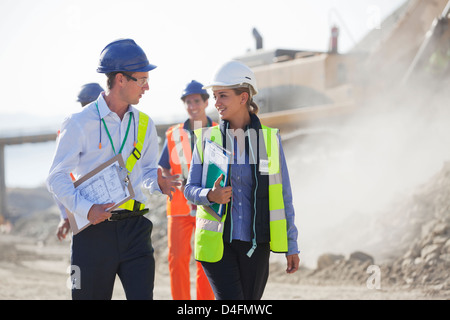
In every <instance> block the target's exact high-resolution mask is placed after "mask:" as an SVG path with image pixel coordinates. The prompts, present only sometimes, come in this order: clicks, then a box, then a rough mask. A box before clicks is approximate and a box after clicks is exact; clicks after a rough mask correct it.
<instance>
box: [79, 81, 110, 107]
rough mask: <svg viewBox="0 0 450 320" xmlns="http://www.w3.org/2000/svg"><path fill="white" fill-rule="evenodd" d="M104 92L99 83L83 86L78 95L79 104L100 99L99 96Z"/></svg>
mask: <svg viewBox="0 0 450 320" xmlns="http://www.w3.org/2000/svg"><path fill="white" fill-rule="evenodd" d="M102 91H104V90H103V88H102V87H101V86H100V85H99V84H98V83H87V84H85V85H83V86H82V87H81V89H80V92H79V93H78V99H77V101H78V102H81V103H89V102H92V101H94V100H96V99H97V98H98V95H99V94H100V93H101V92H102Z"/></svg>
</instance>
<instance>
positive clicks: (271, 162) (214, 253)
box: [195, 126, 288, 262]
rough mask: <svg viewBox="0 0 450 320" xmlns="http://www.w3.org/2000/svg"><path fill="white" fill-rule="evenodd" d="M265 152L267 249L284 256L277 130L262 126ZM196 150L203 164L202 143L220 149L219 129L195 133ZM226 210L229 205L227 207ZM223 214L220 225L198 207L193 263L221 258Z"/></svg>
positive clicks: (284, 234)
mask: <svg viewBox="0 0 450 320" xmlns="http://www.w3.org/2000/svg"><path fill="white" fill-rule="evenodd" d="M262 128H263V129H262V132H263V137H264V143H265V146H266V151H267V159H268V174H269V212H270V226H269V228H270V249H271V250H272V251H274V252H287V250H288V244H287V243H288V241H287V223H286V214H285V210H284V201H283V185H282V176H281V172H280V152H279V145H278V129H272V128H269V127H266V126H262ZM195 134H196V136H197V150H198V152H199V155H200V159H201V161H202V162H203V141H204V138H205V137H206V138H209V139H210V140H212V141H215V142H216V143H217V144H219V145H223V144H222V134H221V132H220V129H219V127H218V126H216V127H211V128H202V129H198V130H195ZM227 207H228V204H227ZM226 212H227V211H225V214H224V215H223V217H222V219H221V221H217V220H216V219H215V218H214V217H212V216H211V215H210V214H209V213H208V212H206V210H205V209H204V208H203V206H198V207H197V220H196V229H195V259H196V260H199V261H205V262H217V261H219V260H220V259H222V255H223V237H222V236H223V227H224V222H225V219H226Z"/></svg>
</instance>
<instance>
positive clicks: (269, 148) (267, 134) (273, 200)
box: [262, 126, 288, 252]
mask: <svg viewBox="0 0 450 320" xmlns="http://www.w3.org/2000/svg"><path fill="white" fill-rule="evenodd" d="M262 131H263V135H264V142H265V145H266V152H267V158H268V160H269V165H268V166H269V168H268V170H269V211H270V250H272V251H273V252H287V251H288V241H287V222H286V212H285V210H284V199H283V179H282V175H281V169H280V147H279V145H278V143H279V140H278V130H277V129H272V128H269V127H266V126H262Z"/></svg>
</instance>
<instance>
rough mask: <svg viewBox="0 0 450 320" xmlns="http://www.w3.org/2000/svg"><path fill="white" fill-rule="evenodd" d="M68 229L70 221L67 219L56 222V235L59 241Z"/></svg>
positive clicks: (64, 236) (63, 237)
mask: <svg viewBox="0 0 450 320" xmlns="http://www.w3.org/2000/svg"><path fill="white" fill-rule="evenodd" d="M69 230H70V223H69V219H68V218H66V219H61V221H60V222H59V224H58V228H57V229H56V237H58V240H59V241H62V240H63V239H65V238H66V236H67V234H68V233H69Z"/></svg>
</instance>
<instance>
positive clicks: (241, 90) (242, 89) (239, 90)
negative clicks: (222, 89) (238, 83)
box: [233, 87, 259, 114]
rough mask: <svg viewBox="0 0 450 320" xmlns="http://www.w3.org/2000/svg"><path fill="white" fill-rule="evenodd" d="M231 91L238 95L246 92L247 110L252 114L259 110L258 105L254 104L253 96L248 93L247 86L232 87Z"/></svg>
mask: <svg viewBox="0 0 450 320" xmlns="http://www.w3.org/2000/svg"><path fill="white" fill-rule="evenodd" d="M233 91H234V93H235V94H237V95H240V94H242V93H244V92H246V93H247V94H248V100H247V109H248V112H250V113H252V114H257V113H258V111H259V107H258V105H257V104H256V102H255V101H253V97H252V95H251V94H250V89H249V88H247V87H239V88H233Z"/></svg>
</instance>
